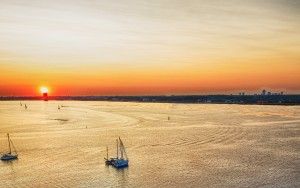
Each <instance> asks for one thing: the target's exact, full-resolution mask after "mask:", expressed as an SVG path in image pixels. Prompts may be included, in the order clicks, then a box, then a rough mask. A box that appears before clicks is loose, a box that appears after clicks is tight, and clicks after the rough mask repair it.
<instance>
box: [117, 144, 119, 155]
mask: <svg viewBox="0 0 300 188" xmlns="http://www.w3.org/2000/svg"><path fill="white" fill-rule="evenodd" d="M117 159H119V141H118V139H117Z"/></svg>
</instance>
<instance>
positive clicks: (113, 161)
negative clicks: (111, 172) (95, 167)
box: [104, 137, 129, 168]
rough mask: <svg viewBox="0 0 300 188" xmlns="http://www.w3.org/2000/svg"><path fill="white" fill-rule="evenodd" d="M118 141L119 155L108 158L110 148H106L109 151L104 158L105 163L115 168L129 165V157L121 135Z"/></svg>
mask: <svg viewBox="0 0 300 188" xmlns="http://www.w3.org/2000/svg"><path fill="white" fill-rule="evenodd" d="M116 141H117V156H116V157H112V158H110V159H109V158H108V148H106V152H107V153H106V158H104V160H105V164H107V165H112V166H114V167H115V168H124V167H127V166H128V162H129V160H128V157H127V154H126V151H125V147H124V144H123V142H122V140H121V138H120V137H119V139H117V140H116Z"/></svg>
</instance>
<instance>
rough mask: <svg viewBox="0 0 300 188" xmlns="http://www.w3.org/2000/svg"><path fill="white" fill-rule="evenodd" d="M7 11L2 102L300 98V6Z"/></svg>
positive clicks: (13, 4)
mask: <svg viewBox="0 0 300 188" xmlns="http://www.w3.org/2000/svg"><path fill="white" fill-rule="evenodd" d="M0 2H1V6H0V71H1V77H0V96H9V95H12V96H21V95H24V96H36V95H40V92H39V88H40V87H42V86H44V87H47V88H48V89H49V94H50V95H56V96H58V95H60V96H64V95H169V94H218V93H225V94H231V93H238V92H246V93H257V92H260V91H261V90H262V89H266V90H272V91H276V92H281V91H283V92H284V93H292V94H293V93H299V92H300V83H299V80H300V63H299V62H300V55H299V54H300V53H299V52H300V38H299V36H300V22H299V20H300V12H299V8H300V3H299V2H297V1H291V0H288V1H283V0H273V1H270V0H269V1H264V2H261V1H257V0H252V1H247V2H245V1H238V0H230V1H226V2H225V1H209V2H207V1H192V0H191V1H184V2H182V1H146V2H144V1H136V0H131V1H110V2H106V1H80V0H79V1H76V2H73V1H64V2H59V1H43V2H39V1H0Z"/></svg>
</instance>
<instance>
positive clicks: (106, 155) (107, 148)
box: [106, 146, 108, 160]
mask: <svg viewBox="0 0 300 188" xmlns="http://www.w3.org/2000/svg"><path fill="white" fill-rule="evenodd" d="M106 159H107V160H108V147H107V146H106Z"/></svg>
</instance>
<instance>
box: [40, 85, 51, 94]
mask: <svg viewBox="0 0 300 188" xmlns="http://www.w3.org/2000/svg"><path fill="white" fill-rule="evenodd" d="M40 91H41V93H42V94H44V93H48V92H49V90H48V88H47V87H45V86H42V87H40Z"/></svg>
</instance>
